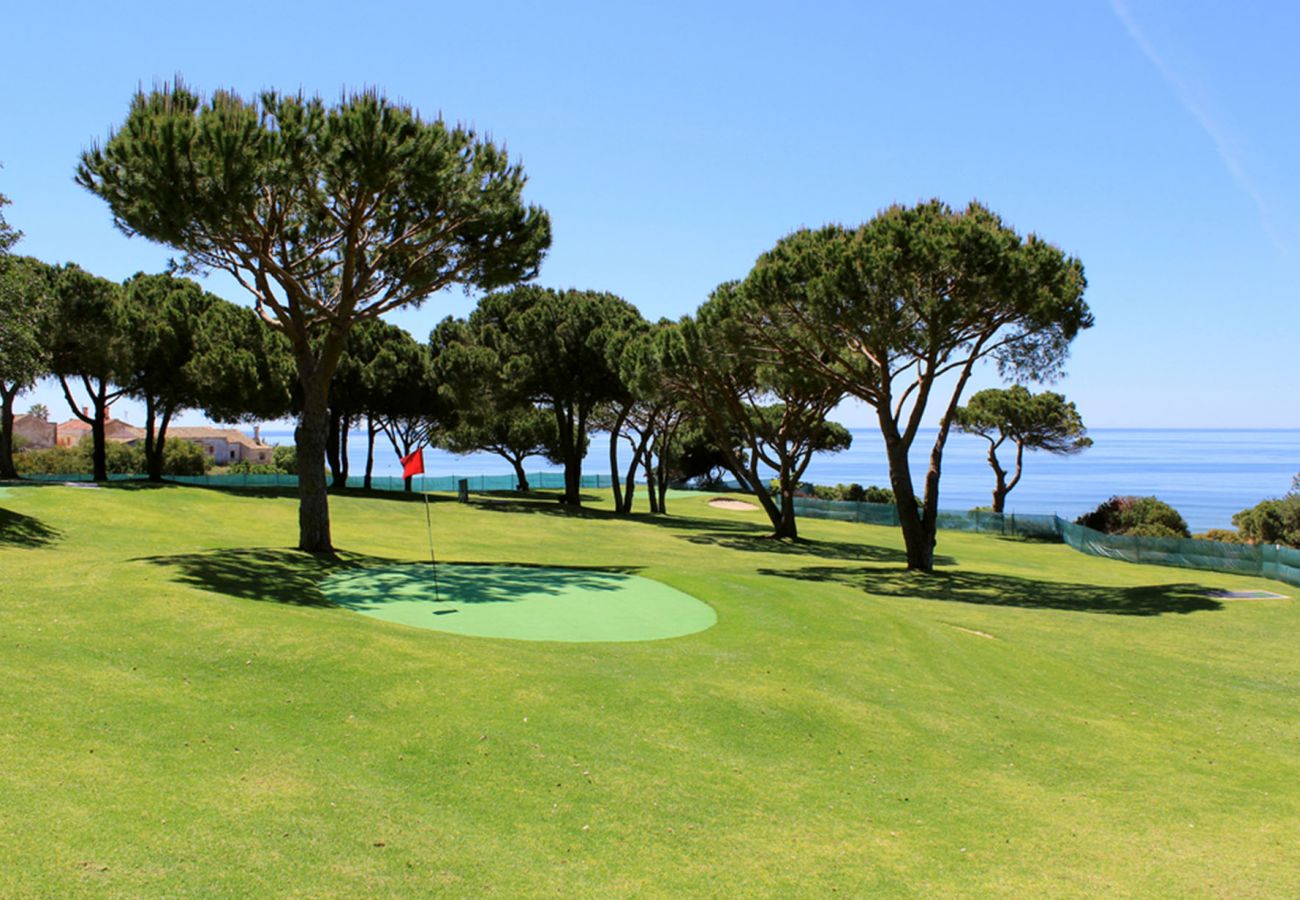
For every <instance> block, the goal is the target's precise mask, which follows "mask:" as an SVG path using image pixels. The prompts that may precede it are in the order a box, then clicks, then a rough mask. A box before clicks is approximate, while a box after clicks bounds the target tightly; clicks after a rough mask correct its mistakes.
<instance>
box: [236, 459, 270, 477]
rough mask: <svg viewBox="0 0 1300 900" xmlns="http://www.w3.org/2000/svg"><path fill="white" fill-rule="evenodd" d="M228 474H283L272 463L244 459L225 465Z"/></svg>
mask: <svg viewBox="0 0 1300 900" xmlns="http://www.w3.org/2000/svg"><path fill="white" fill-rule="evenodd" d="M226 474H228V475H280V474H283V473H282V472H281V471H280V470H279V469H277V468H276V467H275V464H274V463H251V462H249V461H248V460H246V459H241V460H240V461H239V462H234V463H231V464H230V465H229V466H227V467H226Z"/></svg>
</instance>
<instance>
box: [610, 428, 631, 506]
mask: <svg viewBox="0 0 1300 900" xmlns="http://www.w3.org/2000/svg"><path fill="white" fill-rule="evenodd" d="M626 421H627V410H626V409H620V410H619V412H618V416H617V417H616V418H615V419H614V427H613V428H611V429H610V430H609V481H610V484H611V485H613V487H614V511H615V512H623V487H622V483H621V476H622V473H621V472H619V470H618V438H619V435H620V434H621V433H622V431H623V423H624V422H626Z"/></svg>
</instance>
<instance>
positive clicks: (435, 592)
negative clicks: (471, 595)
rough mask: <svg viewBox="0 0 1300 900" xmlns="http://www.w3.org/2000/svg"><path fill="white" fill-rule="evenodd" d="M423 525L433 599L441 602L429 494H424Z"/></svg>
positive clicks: (426, 492)
mask: <svg viewBox="0 0 1300 900" xmlns="http://www.w3.org/2000/svg"><path fill="white" fill-rule="evenodd" d="M424 524H425V527H426V528H428V530H429V565H431V566H433V599H434V602H436V603H441V602H442V591H441V590H440V589H439V587H438V560H437V558H436V557H435V556H434V555H433V517H432V515H431V514H430V513H429V492H428V491H425V492H424Z"/></svg>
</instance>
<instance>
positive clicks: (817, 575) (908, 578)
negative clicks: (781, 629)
mask: <svg viewBox="0 0 1300 900" xmlns="http://www.w3.org/2000/svg"><path fill="white" fill-rule="evenodd" d="M759 572H760V573H761V574H763V575H775V576H777V577H779V578H795V579H799V580H803V581H822V582H837V583H839V584H844V585H848V586H850V587H858V588H861V589H862V590H864V591H866V592H867V593H869V594H875V595H877V596H883V597H912V598H915V599H918V600H945V601H949V602H957V603H979V604H983V605H987V606H1019V607H1025V608H1027V609H1065V610H1071V611H1073V612H1090V613H1103V614H1109V615H1116V616H1158V615H1163V614H1165V613H1180V614H1186V613H1193V612H1205V611H1211V610H1219V609H1223V604H1222V603H1219V602H1218V601H1217V600H1214V599H1213V598H1211V597H1207V596H1206V593H1207V592H1208V590H1209V589H1208V588H1206V587H1205V586H1204V585H1200V584H1193V583H1190V582H1183V583H1178V584H1151V585H1141V586H1139V587H1127V588H1126V587H1105V586H1102V585H1093V584H1069V583H1062V582H1055V581H1037V580H1035V579H1032V578H1015V577H1012V576H1009V575H990V574H985V573H982V572H935V573H933V574H931V575H922V574H919V573H916V572H908V571H907V570H906V569H874V570H870V569H868V570H863V569H849V568H834V567H830V566H813V567H809V568H805V569H795V570H781V569H760V570H759Z"/></svg>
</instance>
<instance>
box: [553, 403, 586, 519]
mask: <svg viewBox="0 0 1300 900" xmlns="http://www.w3.org/2000/svg"><path fill="white" fill-rule="evenodd" d="M556 419H557V421H558V423H559V426H560V448H561V451H562V453H561V456H562V458H563V460H564V496H563V497H562V498H561V500H560V502H561V503H565V504H568V505H570V506H582V457H583V455H584V454H585V453H586V449H587V448H586V443H587V411H586V410H583V409H578V410H576V411H575V410H561V409H559V408H557V409H556Z"/></svg>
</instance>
